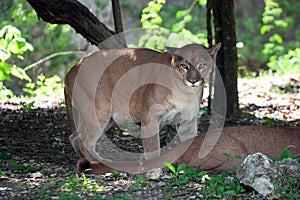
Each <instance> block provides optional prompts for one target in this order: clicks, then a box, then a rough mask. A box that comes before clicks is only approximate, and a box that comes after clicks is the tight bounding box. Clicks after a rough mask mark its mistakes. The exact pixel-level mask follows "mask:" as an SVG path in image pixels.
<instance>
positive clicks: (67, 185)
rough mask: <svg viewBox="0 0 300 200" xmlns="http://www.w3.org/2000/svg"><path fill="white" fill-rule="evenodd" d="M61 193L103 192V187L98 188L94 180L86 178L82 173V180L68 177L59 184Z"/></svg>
mask: <svg viewBox="0 0 300 200" xmlns="http://www.w3.org/2000/svg"><path fill="white" fill-rule="evenodd" d="M60 185H61V188H62V191H68V192H80V194H82V193H83V192H86V191H104V190H105V188H104V187H103V186H99V185H98V183H97V182H96V181H95V180H92V179H90V178H87V177H86V176H85V174H84V173H82V178H78V177H70V178H69V179H68V180H66V181H62V182H61V183H60Z"/></svg>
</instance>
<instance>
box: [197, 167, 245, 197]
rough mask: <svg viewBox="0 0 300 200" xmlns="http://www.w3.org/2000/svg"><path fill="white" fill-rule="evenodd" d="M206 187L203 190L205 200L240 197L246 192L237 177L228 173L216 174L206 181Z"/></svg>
mask: <svg viewBox="0 0 300 200" xmlns="http://www.w3.org/2000/svg"><path fill="white" fill-rule="evenodd" d="M205 185H206V186H205V187H204V188H203V189H202V192H203V196H204V198H205V199H211V198H220V197H222V198H227V197H229V196H240V195H241V194H242V193H244V192H245V191H246V190H245V188H244V187H243V186H242V185H241V184H240V183H239V182H238V180H237V177H236V176H233V175H230V174H228V173H225V172H224V173H222V174H214V175H212V176H211V177H210V178H209V179H206V180H205Z"/></svg>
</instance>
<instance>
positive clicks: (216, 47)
mask: <svg viewBox="0 0 300 200" xmlns="http://www.w3.org/2000/svg"><path fill="white" fill-rule="evenodd" d="M221 46H222V43H221V42H219V43H218V44H215V45H214V46H212V47H211V48H209V49H208V53H209V54H210V55H211V57H213V58H214V57H215V56H216V55H217V53H218V51H219V50H220V48H221Z"/></svg>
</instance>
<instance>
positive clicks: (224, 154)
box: [222, 152, 242, 159]
mask: <svg viewBox="0 0 300 200" xmlns="http://www.w3.org/2000/svg"><path fill="white" fill-rule="evenodd" d="M222 154H223V156H226V157H227V158H231V159H242V156H238V155H236V156H233V155H231V154H230V153H228V152H223V153H222Z"/></svg>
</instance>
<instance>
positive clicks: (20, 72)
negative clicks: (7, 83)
mask: <svg viewBox="0 0 300 200" xmlns="http://www.w3.org/2000/svg"><path fill="white" fill-rule="evenodd" d="M11 74H12V75H13V76H15V77H17V78H19V79H21V80H26V81H28V82H31V78H30V77H29V76H28V75H27V74H26V72H25V71H24V69H22V68H20V67H17V66H16V65H13V66H12V70H11Z"/></svg>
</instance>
